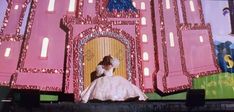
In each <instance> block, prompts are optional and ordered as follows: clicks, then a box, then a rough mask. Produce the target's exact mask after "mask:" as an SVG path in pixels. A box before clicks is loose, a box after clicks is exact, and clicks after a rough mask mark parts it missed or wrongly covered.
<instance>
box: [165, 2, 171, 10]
mask: <svg viewBox="0 0 234 112" xmlns="http://www.w3.org/2000/svg"><path fill="white" fill-rule="evenodd" d="M170 8H171V4H170V0H166V9H170Z"/></svg>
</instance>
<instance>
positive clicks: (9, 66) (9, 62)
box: [0, 0, 27, 86]
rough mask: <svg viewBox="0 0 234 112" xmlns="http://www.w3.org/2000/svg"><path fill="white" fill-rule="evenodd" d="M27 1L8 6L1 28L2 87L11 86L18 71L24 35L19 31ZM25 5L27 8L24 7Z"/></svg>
mask: <svg viewBox="0 0 234 112" xmlns="http://www.w3.org/2000/svg"><path fill="white" fill-rule="evenodd" d="M25 1H26V0H12V2H11V3H12V4H11V3H9V4H8V10H6V11H5V12H6V13H5V16H4V17H5V18H4V20H5V21H4V22H3V26H1V28H2V29H1V30H2V31H3V32H1V33H2V34H0V40H1V42H0V54H1V55H0V85H3V86H9V83H10V79H11V76H12V74H13V73H15V72H16V69H17V64H18V60H19V54H20V50H21V43H22V35H19V32H20V31H19V30H17V29H18V28H19V27H20V26H21V24H20V19H22V18H23V16H22V15H24V13H25V8H26V7H27V4H25V3H26V2H25ZM23 4H25V5H26V6H25V7H22V5H23ZM16 5H18V8H16V9H15V6H16ZM10 6H11V7H10ZM16 7H17V6H16ZM4 24H5V25H6V26H4ZM6 48H10V53H9V56H8V57H6V56H4V55H5V52H6Z"/></svg>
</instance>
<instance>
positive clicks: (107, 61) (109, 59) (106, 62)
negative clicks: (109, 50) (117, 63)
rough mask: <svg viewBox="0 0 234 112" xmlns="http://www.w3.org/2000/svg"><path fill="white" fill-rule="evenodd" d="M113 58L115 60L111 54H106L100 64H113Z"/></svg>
mask: <svg viewBox="0 0 234 112" xmlns="http://www.w3.org/2000/svg"><path fill="white" fill-rule="evenodd" d="M111 60H113V58H112V57H111V56H110V55H108V56H105V57H103V59H102V61H101V62H100V63H99V64H98V65H104V66H106V65H112V63H111Z"/></svg>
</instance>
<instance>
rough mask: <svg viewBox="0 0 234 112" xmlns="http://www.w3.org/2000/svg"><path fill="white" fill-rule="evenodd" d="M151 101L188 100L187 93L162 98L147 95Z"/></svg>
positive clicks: (153, 94) (156, 95)
mask: <svg viewBox="0 0 234 112" xmlns="http://www.w3.org/2000/svg"><path fill="white" fill-rule="evenodd" d="M146 95H147V96H148V98H149V100H185V99H186V92H182V93H177V94H172V95H167V96H160V95H159V94H157V93H147V94H146Z"/></svg>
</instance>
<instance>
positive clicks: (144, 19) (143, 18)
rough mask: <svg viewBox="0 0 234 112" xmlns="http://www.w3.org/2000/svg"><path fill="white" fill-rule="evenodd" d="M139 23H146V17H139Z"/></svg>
mask: <svg viewBox="0 0 234 112" xmlns="http://www.w3.org/2000/svg"><path fill="white" fill-rule="evenodd" d="M141 25H146V18H145V17H142V18H141Z"/></svg>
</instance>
